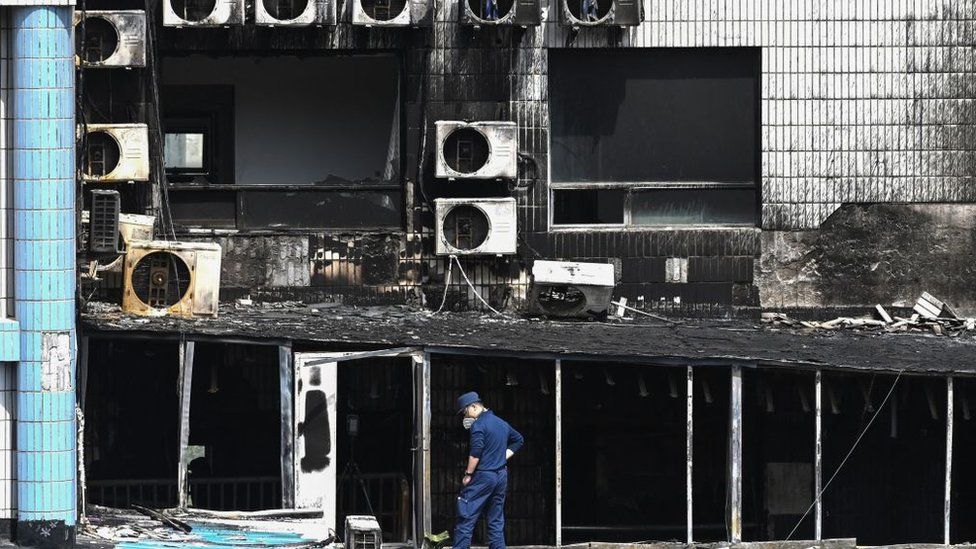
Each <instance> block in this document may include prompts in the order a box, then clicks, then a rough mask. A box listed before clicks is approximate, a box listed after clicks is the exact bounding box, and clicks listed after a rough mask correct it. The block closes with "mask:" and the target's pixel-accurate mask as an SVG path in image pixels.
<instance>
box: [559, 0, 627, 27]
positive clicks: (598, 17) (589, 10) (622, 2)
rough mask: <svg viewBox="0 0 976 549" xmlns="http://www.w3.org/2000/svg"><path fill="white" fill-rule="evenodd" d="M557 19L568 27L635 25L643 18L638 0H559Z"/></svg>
mask: <svg viewBox="0 0 976 549" xmlns="http://www.w3.org/2000/svg"><path fill="white" fill-rule="evenodd" d="M559 4H560V10H559V19H560V22H561V23H562V24H563V25H567V26H570V27H611V26H617V27H636V26H637V25H640V24H641V21H642V20H643V19H644V14H643V9H642V4H641V1H640V0H559Z"/></svg>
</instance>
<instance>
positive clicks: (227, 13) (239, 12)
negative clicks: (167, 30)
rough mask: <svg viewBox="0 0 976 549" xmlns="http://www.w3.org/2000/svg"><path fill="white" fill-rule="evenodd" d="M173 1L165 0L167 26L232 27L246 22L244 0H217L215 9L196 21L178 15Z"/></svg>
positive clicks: (164, 12) (165, 21) (164, 21)
mask: <svg viewBox="0 0 976 549" xmlns="http://www.w3.org/2000/svg"><path fill="white" fill-rule="evenodd" d="M187 1H189V0H187ZM173 3H174V0H163V25H164V26H167V27H230V26H239V25H243V24H244V0H215V4H214V8H213V11H211V12H210V14H209V15H207V16H206V17H203V18H202V19H199V20H195V21H194V20H188V19H184V18H183V17H181V16H180V15H178V14H177V10H176V9H174V6H173Z"/></svg>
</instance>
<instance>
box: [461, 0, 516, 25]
mask: <svg viewBox="0 0 976 549" xmlns="http://www.w3.org/2000/svg"><path fill="white" fill-rule="evenodd" d="M467 2H468V13H469V14H471V15H472V16H473V17H475V18H476V19H478V20H479V21H481V22H484V23H494V22H497V21H500V20H502V19H505V18H506V17H508V15H509V14H510V13H511V12H512V8H513V7H515V0H467Z"/></svg>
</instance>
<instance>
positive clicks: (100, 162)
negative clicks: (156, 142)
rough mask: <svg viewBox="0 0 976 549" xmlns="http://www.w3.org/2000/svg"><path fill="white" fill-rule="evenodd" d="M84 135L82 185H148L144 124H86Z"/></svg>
mask: <svg viewBox="0 0 976 549" xmlns="http://www.w3.org/2000/svg"><path fill="white" fill-rule="evenodd" d="M83 132H87V134H86V135H84V137H85V140H84V146H85V150H84V164H83V170H82V178H83V179H84V180H85V181H96V182H111V181H149V127H148V126H146V125H145V124H88V125H87V126H81V127H79V134H80V135H82V134H83Z"/></svg>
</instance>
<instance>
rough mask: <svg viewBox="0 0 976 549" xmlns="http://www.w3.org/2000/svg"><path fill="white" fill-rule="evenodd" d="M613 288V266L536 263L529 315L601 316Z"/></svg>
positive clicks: (604, 311) (605, 311) (529, 301)
mask: <svg viewBox="0 0 976 549" xmlns="http://www.w3.org/2000/svg"><path fill="white" fill-rule="evenodd" d="M614 286H615V278H614V267H613V264H612V263H579V262H575V261H544V260H536V261H535V263H533V265H532V286H531V288H530V289H529V300H528V304H529V312H531V313H535V314H542V315H546V316H553V317H590V316H602V315H605V314H606V313H607V309H608V307H609V306H610V300H611V299H612V297H613V289H614Z"/></svg>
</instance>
